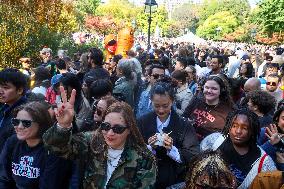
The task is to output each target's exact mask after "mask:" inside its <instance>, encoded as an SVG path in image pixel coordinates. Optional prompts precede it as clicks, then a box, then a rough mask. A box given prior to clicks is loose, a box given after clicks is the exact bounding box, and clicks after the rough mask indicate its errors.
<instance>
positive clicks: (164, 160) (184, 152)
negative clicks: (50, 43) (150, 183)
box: [137, 111, 199, 188]
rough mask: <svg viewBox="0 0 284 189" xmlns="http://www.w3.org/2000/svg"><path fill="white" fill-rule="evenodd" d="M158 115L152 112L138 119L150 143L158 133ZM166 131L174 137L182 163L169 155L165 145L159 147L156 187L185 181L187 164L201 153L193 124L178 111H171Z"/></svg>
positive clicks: (145, 137)
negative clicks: (150, 139)
mask: <svg viewBox="0 0 284 189" xmlns="http://www.w3.org/2000/svg"><path fill="white" fill-rule="evenodd" d="M156 118H157V115H156V114H155V113H154V112H150V113H148V114H146V115H144V116H142V117H141V118H139V119H138V120H137V124H138V127H139V129H140V132H141V134H142V136H143V138H144V141H145V142H146V143H147V144H148V139H149V138H150V137H151V136H153V135H155V133H157V124H156ZM163 131H164V133H169V132H171V131H172V133H171V134H170V137H172V138H173V145H174V146H175V147H176V148H177V149H178V151H179V153H180V156H181V161H182V163H178V162H176V161H174V160H173V159H171V158H170V157H169V156H168V155H167V150H166V148H164V147H157V148H156V149H155V151H156V158H157V165H158V175H157V180H156V188H166V187H167V186H170V185H173V184H176V183H179V182H182V181H184V179H185V175H186V168H187V167H186V165H188V162H189V161H190V159H191V158H192V157H193V156H195V155H197V154H198V153H199V142H198V139H197V136H196V133H195V130H194V128H193V127H192V125H191V124H190V123H189V122H188V121H187V120H186V119H184V118H182V117H180V116H179V115H178V114H177V113H176V112H174V111H172V112H171V117H170V123H169V125H168V127H166V128H164V130H163Z"/></svg>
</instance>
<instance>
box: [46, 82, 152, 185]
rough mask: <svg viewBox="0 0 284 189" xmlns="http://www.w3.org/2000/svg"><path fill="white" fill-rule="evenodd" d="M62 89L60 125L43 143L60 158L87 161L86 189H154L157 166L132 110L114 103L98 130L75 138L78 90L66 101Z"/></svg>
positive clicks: (49, 133) (124, 104) (52, 130)
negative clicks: (73, 131)
mask: <svg viewBox="0 0 284 189" xmlns="http://www.w3.org/2000/svg"><path fill="white" fill-rule="evenodd" d="M60 90H61V96H62V101H63V102H62V104H61V105H59V107H58V109H57V110H56V119H57V121H58V124H57V125H55V126H53V127H52V128H50V129H49V130H48V131H47V132H46V133H45V135H44V142H45V144H46V145H47V147H48V148H49V149H51V151H53V152H54V153H56V154H58V155H59V156H61V157H65V158H68V159H76V158H79V159H82V160H84V161H85V166H84V175H85V176H84V179H83V188H85V189H91V188H133V189H136V188H153V185H154V183H155V177H156V164H155V161H154V158H153V157H152V155H151V154H150V152H149V151H148V150H147V147H146V145H145V143H144V142H143V138H142V136H141V134H140V133H139V131H138V129H137V127H136V123H135V118H134V115H133V112H132V110H131V107H130V106H129V105H128V104H126V103H124V102H117V103H114V104H112V105H111V106H110V107H109V108H108V110H107V112H106V115H105V118H104V121H103V123H102V124H101V126H100V128H99V129H97V130H96V131H95V132H85V133H78V134H76V135H72V131H71V130H72V120H73V116H74V101H75V95H76V91H75V90H73V91H72V94H71V97H70V100H69V101H67V97H66V93H65V91H64V89H63V88H62V87H61V88H60Z"/></svg>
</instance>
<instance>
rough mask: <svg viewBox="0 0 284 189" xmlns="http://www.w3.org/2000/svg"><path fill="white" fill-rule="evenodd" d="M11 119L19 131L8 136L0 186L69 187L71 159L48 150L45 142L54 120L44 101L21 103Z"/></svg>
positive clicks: (0, 159) (1, 158)
mask: <svg viewBox="0 0 284 189" xmlns="http://www.w3.org/2000/svg"><path fill="white" fill-rule="evenodd" d="M11 122H12V125H13V126H14V129H15V131H16V135H13V136H12V137H10V138H8V140H7V142H6V144H5V146H4V149H3V151H2V153H1V156H0V188H3V189H6V188H7V189H8V188H9V189H14V188H29V189H36V188H42V187H46V188H57V187H60V188H66V189H67V188H68V179H69V175H70V174H71V169H69V168H68V166H70V168H71V162H68V161H66V160H64V159H61V158H58V157H55V156H54V155H50V154H48V153H47V150H45V149H44V146H43V143H42V135H43V133H44V132H45V131H46V130H47V129H48V128H49V127H50V126H51V124H52V120H51V117H50V116H49V113H48V108H47V107H46V106H45V104H42V103H41V102H30V103H27V104H25V105H22V106H20V107H19V108H18V109H17V110H16V112H15V117H14V118H13V119H12V121H11ZM65 166H66V167H65ZM22 170H27V171H22ZM61 171H62V172H61ZM62 173H64V174H62ZM58 175H60V176H58ZM14 186H17V187H14Z"/></svg>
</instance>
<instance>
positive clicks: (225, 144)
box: [0, 40, 284, 189]
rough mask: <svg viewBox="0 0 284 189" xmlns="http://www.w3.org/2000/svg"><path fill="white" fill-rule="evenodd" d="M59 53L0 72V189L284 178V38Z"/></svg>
mask: <svg viewBox="0 0 284 189" xmlns="http://www.w3.org/2000/svg"><path fill="white" fill-rule="evenodd" d="M53 54H54V53H53V52H52V50H51V49H50V48H48V47H44V48H43V49H42V50H41V51H40V52H39V55H40V58H41V62H38V63H37V64H36V63H35V62H33V60H32V59H31V58H29V57H23V58H21V59H20V60H19V61H20V63H21V65H22V67H21V69H15V68H4V69H2V70H1V71H0V152H1V154H0V188H1V189H14V188H15V189H16V188H18V189H37V188H48V189H55V188H58V189H59V188H60V189H61V188H63V189H64V188H66V189H80V188H84V189H95V188H98V189H100V188H117V189H119V188H124V189H125V188H133V189H136V188H146V189H147V188H149V189H150V188H156V189H166V188H167V189H174V188H176V189H182V188H184V189H213V188H215V189H217V188H218V189H220V188H222V189H236V188H238V189H248V188H250V189H279V188H281V186H282V185H283V187H284V182H283V178H284V174H283V171H284V100H283V99H284V49H283V48H281V47H272V46H263V45H249V44H235V43H223V42H208V43H207V44H206V45H205V44H198V45H197V44H190V43H183V42H181V43H173V42H172V41H159V40H157V41H153V43H152V46H151V49H149V51H147V50H146V49H144V48H143V43H142V42H141V43H140V42H139V40H138V41H137V42H136V44H135V46H134V48H133V49H132V50H129V51H128V52H127V57H123V56H122V55H114V56H113V57H112V59H111V60H107V61H106V60H105V59H104V53H103V51H102V50H100V49H99V48H97V47H93V48H90V49H89V50H88V51H87V52H78V53H76V54H74V56H72V57H71V56H68V52H66V51H59V53H58V54H57V55H56V56H52V55H53ZM32 63H33V64H32ZM35 64H36V65H37V66H36V67H33V66H31V65H35Z"/></svg>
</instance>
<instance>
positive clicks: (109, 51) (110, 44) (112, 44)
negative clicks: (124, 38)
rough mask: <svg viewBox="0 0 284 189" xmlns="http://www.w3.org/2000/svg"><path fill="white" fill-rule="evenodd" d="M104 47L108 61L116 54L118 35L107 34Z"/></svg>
mask: <svg viewBox="0 0 284 189" xmlns="http://www.w3.org/2000/svg"><path fill="white" fill-rule="evenodd" d="M104 47H105V49H106V61H107V62H108V61H109V60H110V59H111V58H112V57H113V55H115V51H116V48H117V41H116V36H115V35H114V34H109V35H107V36H105V39H104Z"/></svg>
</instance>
